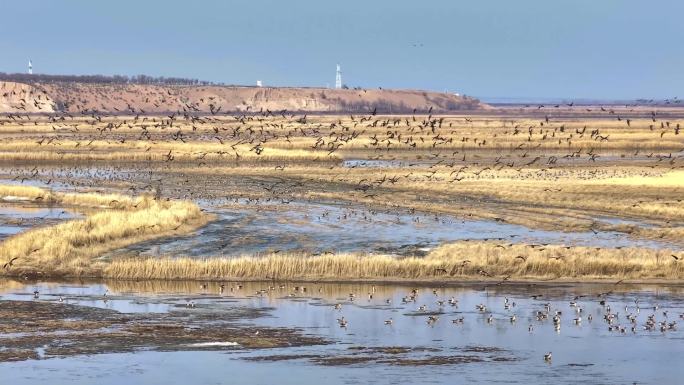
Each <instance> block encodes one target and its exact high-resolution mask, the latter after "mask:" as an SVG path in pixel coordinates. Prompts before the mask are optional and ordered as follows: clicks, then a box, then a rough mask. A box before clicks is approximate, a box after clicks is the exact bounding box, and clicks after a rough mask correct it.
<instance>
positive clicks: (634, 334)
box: [0, 281, 684, 384]
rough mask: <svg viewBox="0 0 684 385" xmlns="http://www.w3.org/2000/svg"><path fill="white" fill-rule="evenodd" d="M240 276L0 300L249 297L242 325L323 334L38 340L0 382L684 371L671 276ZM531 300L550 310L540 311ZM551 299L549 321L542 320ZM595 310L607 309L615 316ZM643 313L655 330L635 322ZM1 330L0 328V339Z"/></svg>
mask: <svg viewBox="0 0 684 385" xmlns="http://www.w3.org/2000/svg"><path fill="white" fill-rule="evenodd" d="M240 285H242V286H239V285H238V284H237V283H230V282H226V283H225V287H224V290H223V291H222V292H221V290H220V286H219V283H218V282H216V283H208V284H207V286H206V287H201V286H200V284H199V283H197V282H165V281H153V282H125V281H124V282H122V281H118V282H117V281H115V282H95V283H20V282H8V281H2V282H0V296H1V298H0V301H1V302H0V303H1V304H2V306H12V304H13V302H7V301H45V302H51V303H56V302H57V301H58V298H59V297H62V300H63V301H64V302H63V303H68V304H78V305H84V306H88V307H97V308H105V309H113V310H116V311H119V312H123V313H127V314H136V315H138V316H140V315H141V314H142V315H145V314H159V313H168V314H172V313H173V312H176V311H179V310H178V309H179V308H182V309H184V311H188V310H187V309H186V305H187V304H188V303H193V304H195V306H196V308H194V309H191V310H189V311H191V312H192V311H203V312H212V311H213V312H217V313H220V312H221V311H224V310H225V309H229V308H234V307H247V308H253V309H259V310H260V311H263V316H260V317H256V318H250V319H245V321H244V323H245V324H246V325H247V327H250V328H255V329H258V328H260V327H273V328H286V327H294V328H298V329H300V330H301V331H302V332H303V333H305V334H308V335H312V336H318V337H323V338H324V339H325V340H327V341H329V342H330V343H328V344H316V345H309V346H301V347H296V348H294V347H290V348H288V347H283V348H274V349H244V348H243V347H241V346H240V345H239V344H238V345H235V344H234V343H232V341H230V339H229V338H224V339H217V340H216V341H211V342H209V343H206V342H205V343H202V344H187V345H186V347H185V348H183V349H176V350H175V351H160V350H158V349H155V347H154V346H150V347H148V348H145V349H138V350H136V351H134V352H127V353H109V352H106V351H103V352H97V353H98V354H89V355H66V356H59V355H57V356H50V355H49V354H48V355H45V354H44V352H46V351H47V352H50V347H49V346H45V347H43V348H41V349H42V353H41V354H40V355H39V358H38V359H30V360H25V361H20V362H4V363H0V378H2V379H3V383H5V381H6V383H8V384H35V383H40V382H44V383H50V384H92V383H98V384H121V383H129V384H135V383H143V382H150V381H151V382H155V383H165V384H190V383H204V384H228V383H248V384H272V383H280V384H317V383H320V382H321V381H325V383H327V384H349V383H373V384H393V383H397V384H399V383H439V384H441V383H445V384H446V383H449V384H454V383H464V384H465V383H508V384H547V383H554V384H577V383H588V384H626V383H629V384H631V383H639V384H642V383H643V384H647V383H648V384H651V383H653V384H655V383H658V384H678V383H681V381H680V380H681V377H682V376H684V367H682V366H681V365H679V361H681V357H682V354H684V343H683V341H682V334H681V332H680V331H679V330H678V326H676V325H674V326H673V327H672V328H670V327H669V326H668V325H670V324H672V323H673V322H675V323H676V322H678V321H681V322H684V320H682V319H681V318H680V317H681V315H682V314H683V313H684V300H683V298H684V297H682V292H683V291H684V287H681V286H657V285H629V286H626V285H622V284H621V285H615V284H601V285H599V284H583V285H570V284H544V285H541V284H538V285H509V286H500V287H485V286H483V285H482V284H470V285H462V286H454V287H442V288H433V287H427V286H425V287H415V288H416V289H417V290H416V292H417V294H416V296H415V300H410V299H407V297H409V296H410V293H411V290H412V289H414V287H412V286H401V285H382V284H376V285H372V284H323V283H270V282H267V283H243V284H240ZM262 290H263V291H262ZM34 291H38V292H39V296H38V298H34V295H33V294H32V293H33V292H34ZM104 293H107V297H106V301H105V297H104ZM405 299H406V300H405ZM601 301H604V302H603V303H602V302H601ZM571 302H572V304H571ZM337 304H339V306H338V307H339V308H338V309H336V308H335V305H337ZM506 304H508V305H506ZM478 305H483V306H485V307H486V309H485V310H479V309H477V306H478ZM421 306H424V308H421ZM578 309H582V310H581V311H579V310H578ZM538 312H542V313H546V314H548V318H542V319H538V316H537V314H538ZM556 312H560V315H559V317H560V327H559V328H556V327H555V326H554V322H553V321H552V319H551V318H552V317H553V315H554V314H556ZM606 314H613V316H612V317H614V319H613V321H612V326H613V328H610V329H609V327H610V325H609V323H608V322H607V321H606V320H604V317H605V316H606ZM514 315H515V317H516V318H515V321H511V317H513V316H514ZM628 315H631V316H634V321H633V322H632V321H630V320H629V319H628ZM430 316H433V317H436V320H435V321H430V319H429V317H430ZM649 316H653V319H654V320H655V322H656V325H657V326H656V327H655V329H654V330H644V327H645V325H646V323H647V319H648V318H649ZM342 318H344V320H345V321H346V322H347V324H346V327H342V326H341V325H340V322H339V321H338V319H342ZM461 318H462V322H457V323H454V321H453V320H459V319H461ZM576 318H581V321H578V322H575V321H573V320H574V319H576ZM590 318H593V319H590ZM389 320H391V323H389V322H385V321H389ZM661 322H664V325H666V326H665V330H663V331H661V330H660V326H659V325H660V323H661ZM632 327H634V331H632ZM621 328H624V331H621ZM11 338H12V336H8V335H2V334H0V350H2V349H4V348H5V346H8V345H10V344H11V343H10V342H11ZM48 345H49V344H48ZM548 352H552V359H551V360H550V361H548V362H547V361H545V360H544V355H545V354H547V353H548Z"/></svg>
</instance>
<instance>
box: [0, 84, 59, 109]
mask: <svg viewBox="0 0 684 385" xmlns="http://www.w3.org/2000/svg"><path fill="white" fill-rule="evenodd" d="M54 111H55V105H54V102H53V100H52V99H51V98H50V95H49V94H47V93H45V92H43V91H42V90H41V89H39V88H37V87H35V86H32V85H29V84H23V83H14V82H0V112H6V113H36V112H46V113H49V112H54Z"/></svg>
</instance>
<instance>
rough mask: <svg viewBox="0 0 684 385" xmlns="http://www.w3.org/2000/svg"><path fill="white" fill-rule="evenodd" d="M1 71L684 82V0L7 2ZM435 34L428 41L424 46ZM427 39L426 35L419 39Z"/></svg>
mask: <svg viewBox="0 0 684 385" xmlns="http://www.w3.org/2000/svg"><path fill="white" fill-rule="evenodd" d="M0 14H1V17H0V19H1V20H2V24H0V27H1V28H2V33H0V52H1V53H0V71H3V72H23V71H25V70H26V64H27V60H28V58H31V59H33V62H34V69H35V71H36V72H42V73H54V74H95V73H100V74H125V75H134V74H139V73H144V74H148V75H155V76H159V75H163V76H181V77H192V78H200V79H203V80H212V81H220V82H225V83H233V84H254V82H255V81H256V80H257V79H261V80H263V81H264V83H265V84H267V85H275V86H285V85H292V86H297V85H302V86H325V85H326V84H328V85H330V86H332V85H334V81H335V64H336V63H338V62H339V63H340V64H341V65H342V70H343V77H344V82H345V83H346V84H348V85H349V86H362V87H383V88H420V89H430V90H438V91H443V90H445V89H447V90H449V91H457V92H462V93H466V94H469V95H475V96H485V97H494V96H498V97H528V98H529V97H562V98H604V99H605V98H614V99H628V98H639V97H649V98H650V97H655V98H668V97H673V96H676V95H678V93H679V96H680V97H682V94H684V93H682V91H684V21H682V20H684V19H683V16H684V1H681V0H650V1H647V0H642V1H637V0H573V1H567V0H566V1H561V0H558V1H554V0H484V1H483V0H478V1H475V0H472V1H458V0H421V1H403V0H365V1H361V0H344V1H342V0H340V1H337V2H332V1H325V0H292V1H285V0H237V1H220V0H206V1H201V0H195V1H181V0H164V1H161V0H159V1H145V0H136V1H132V0H117V1H95V0H61V1H57V0H28V1H27V0H0ZM421 44H422V46H421ZM414 45H415V46H414Z"/></svg>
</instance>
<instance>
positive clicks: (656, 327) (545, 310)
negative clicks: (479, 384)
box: [333, 286, 684, 362]
mask: <svg viewBox="0 0 684 385" xmlns="http://www.w3.org/2000/svg"><path fill="white" fill-rule="evenodd" d="M418 292H419V291H418V289H412V290H411V291H410V292H409V294H408V295H406V296H404V297H402V298H401V306H410V305H415V304H417V303H419V300H418ZM374 293H375V286H373V287H372V290H371V292H369V293H368V301H369V302H370V301H372V300H373V295H374ZM432 294H434V296H435V297H436V298H437V299H436V300H434V304H435V305H436V307H433V308H429V307H428V306H427V305H424V304H423V305H420V306H418V307H417V309H416V310H415V311H414V312H411V313H410V314H407V315H410V316H420V315H425V316H426V321H425V323H426V324H427V325H428V326H434V325H435V324H436V323H437V322H438V321H439V320H440V316H441V315H443V314H452V315H454V316H453V317H452V318H451V323H452V324H454V325H457V326H458V325H463V324H464V323H465V322H466V318H465V316H464V315H462V314H463V313H460V312H459V310H456V309H459V299H457V298H455V297H453V296H452V297H450V298H448V299H439V292H438V290H437V289H433V290H432ZM610 294H612V292H605V293H599V294H598V295H596V297H595V300H593V301H590V300H588V299H586V300H585V299H584V298H585V297H588V296H586V295H578V296H574V297H573V298H572V300H570V301H569V303H568V305H569V311H568V312H566V311H565V310H563V309H562V308H561V307H559V306H560V305H552V302H550V301H549V302H543V303H541V304H539V303H538V302H540V301H542V299H543V297H544V296H543V295H533V296H531V297H530V298H531V299H532V300H534V301H535V302H537V303H533V304H532V305H533V306H541V308H540V309H538V310H533V312H532V314H531V315H528V317H527V318H528V319H529V320H530V321H537V324H541V325H543V324H545V323H546V322H547V321H548V320H549V319H550V320H551V322H552V325H553V328H554V330H555V331H556V332H557V333H560V330H561V325H562V323H564V322H567V321H563V320H564V319H567V317H566V315H567V313H570V318H571V323H572V324H573V325H576V326H581V325H582V323H583V322H586V323H592V322H593V320H594V314H591V313H590V312H588V311H586V310H585V309H586V308H587V307H589V306H591V305H592V302H594V304H598V305H599V311H598V312H597V313H598V314H599V315H600V320H601V321H603V322H604V323H605V324H606V325H607V330H608V331H609V332H615V333H620V334H626V333H632V334H636V333H638V332H639V331H646V332H655V331H660V332H661V333H666V332H672V331H676V330H677V320H673V319H672V318H673V317H672V316H671V315H670V312H669V311H668V310H663V309H661V308H660V306H659V305H658V304H654V305H648V306H642V305H641V304H640V300H639V299H638V298H637V299H635V300H634V302H633V305H631V306H629V305H625V306H624V312H622V313H621V312H620V311H616V309H613V308H611V305H610V303H609V302H608V299H607V297H608V296H609V295H610ZM355 299H356V295H355V294H354V293H350V294H349V297H348V301H349V302H348V303H354V301H355ZM580 301H584V302H585V303H582V302H580ZM385 303H386V304H387V305H388V306H391V305H392V300H391V299H386V300H385ZM554 306H556V307H554ZM516 307H517V304H516V302H515V301H513V300H511V299H509V298H508V297H504V298H503V311H504V312H505V313H504V315H503V316H502V315H501V313H500V311H498V310H494V309H491V308H490V307H488V306H487V305H485V304H483V303H479V304H477V305H475V309H474V310H475V311H476V312H477V313H479V314H481V315H482V316H483V317H484V322H485V323H486V324H487V325H493V324H495V323H499V322H507V323H510V324H511V325H515V324H516V323H517V322H518V321H519V317H522V316H519V315H518V314H519V313H520V312H519V311H516V310H517V309H516ZM333 309H334V310H336V311H340V312H341V311H342V309H343V304H342V303H339V302H338V303H336V304H335V305H334V306H333ZM659 311H660V312H661V315H660V316H661V318H658V316H659V314H658V312H659ZM642 312H644V313H645V314H646V319H645V320H644V319H643V317H641V318H640V315H641V313H642ZM467 313H468V312H466V314H467ZM495 315H496V317H495ZM564 317H565V318H564ZM522 318H524V317H522ZM678 318H679V319H683V320H684V313H681V314H679V316H678ZM640 321H641V322H642V324H641V325H639V322H640ZM337 323H338V325H339V327H341V328H345V329H346V328H347V327H349V326H350V321H349V319H347V318H345V317H344V316H342V317H340V318H337ZM394 323H395V321H394V319H393V318H389V319H386V320H385V321H384V324H385V325H388V326H392V325H394ZM535 327H536V325H535V323H529V325H528V327H527V331H528V332H529V333H533V332H534V330H535ZM551 359H552V352H548V353H547V354H545V355H544V361H547V362H550V361H551Z"/></svg>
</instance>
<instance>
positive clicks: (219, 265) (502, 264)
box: [103, 242, 684, 282]
mask: <svg viewBox="0 0 684 385" xmlns="http://www.w3.org/2000/svg"><path fill="white" fill-rule="evenodd" d="M518 256H520V257H518ZM103 275H104V277H107V278H114V279H197V280H269V279H272V280H329V281H340V280H427V281H435V280H436V281H440V280H442V281H457V280H472V279H478V280H490V281H500V282H504V281H507V280H516V279H517V280H529V279H566V280H580V281H581V280H593V279H635V280H642V279H681V278H682V277H684V262H681V263H680V262H678V261H677V260H675V259H674V258H672V257H671V252H670V251H668V250H647V249H596V248H585V247H571V248H566V247H564V246H546V247H544V248H543V249H540V248H538V247H536V246H535V247H531V246H530V245H514V246H505V247H503V248H502V245H498V244H495V243H491V242H458V243H454V244H449V245H445V246H442V247H439V248H437V249H435V250H434V251H433V252H431V253H430V254H429V255H428V256H426V257H423V258H420V257H406V258H404V257H394V256H388V255H354V254H339V255H323V256H306V255H268V256H263V257H256V256H243V257H236V258H202V259H199V258H122V259H117V260H114V261H112V262H111V263H110V264H108V265H107V266H106V267H105V268H104V270H103Z"/></svg>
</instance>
